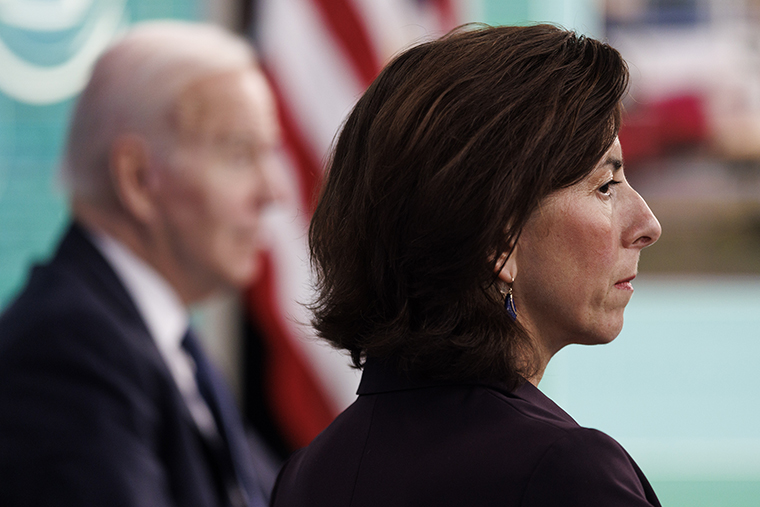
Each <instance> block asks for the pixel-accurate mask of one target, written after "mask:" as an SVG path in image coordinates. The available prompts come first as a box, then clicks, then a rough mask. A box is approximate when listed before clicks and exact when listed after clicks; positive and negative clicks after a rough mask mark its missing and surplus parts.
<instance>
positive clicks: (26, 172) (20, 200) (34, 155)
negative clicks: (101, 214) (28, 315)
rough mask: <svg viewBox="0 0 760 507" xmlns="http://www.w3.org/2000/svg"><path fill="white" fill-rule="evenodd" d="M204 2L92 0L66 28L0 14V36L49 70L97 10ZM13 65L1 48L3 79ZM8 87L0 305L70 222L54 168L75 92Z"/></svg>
mask: <svg viewBox="0 0 760 507" xmlns="http://www.w3.org/2000/svg"><path fill="white" fill-rule="evenodd" d="M30 3H31V2H30ZM64 3H65V2H58V4H64ZM69 3H71V2H69ZM15 4H17V5H22V6H23V4H24V2H15ZM51 4H52V2H51ZM85 4H86V2H85ZM122 4H123V5H122ZM202 7H203V2H202V1H201V0H129V1H126V2H124V1H123V0H93V1H92V2H91V6H90V12H88V13H87V14H86V15H85V16H83V20H82V22H81V23H78V24H75V25H72V26H69V27H66V28H65V29H59V30H49V29H48V30H33V29H21V28H19V27H18V23H17V22H15V21H14V20H8V19H3V18H2V16H0V41H2V47H3V48H8V49H9V51H10V52H11V53H12V55H13V56H11V58H18V59H20V60H21V61H22V62H24V63H25V64H29V65H30V66H33V68H35V69H42V70H43V71H44V70H50V69H52V68H55V67H56V66H58V65H61V64H64V63H65V62H67V61H69V60H70V59H72V58H76V56H77V54H78V53H77V52H78V51H79V50H81V49H82V40H81V37H77V34H78V32H77V30H78V29H81V28H82V27H83V26H84V25H85V24H86V23H88V22H94V21H93V19H94V18H95V17H96V15H97V11H98V10H101V11H102V10H106V9H117V8H118V9H120V10H121V15H122V18H121V23H122V26H126V25H128V24H129V23H132V22H135V21H141V20H145V19H151V18H167V17H171V18H180V19H198V18H199V17H200V16H201V13H202ZM0 14H1V13H0ZM22 14H23V12H22ZM22 20H23V19H22ZM16 21H17V20H16ZM33 21H34V23H36V24H38V25H40V26H42V27H44V26H45V25H46V23H47V25H48V26H50V25H55V23H56V22H57V20H55V19H51V20H45V19H40V18H39V17H37V18H35V19H34V20H33ZM85 28H86V27H85ZM9 69H11V66H10V64H9V63H8V60H7V58H6V57H5V53H3V52H0V82H7V81H8V80H12V79H14V78H15V77H16V76H15V75H10V74H9V73H10V72H11V71H10V70H9ZM3 73H5V74H3ZM42 74H43V75H44V72H42ZM49 84H52V83H47V82H44V79H43V80H39V79H37V80H31V81H30V82H28V83H24V84H23V85H22V86H24V87H29V88H30V89H32V88H40V87H42V88H44V87H45V86H47V85H49ZM3 90H4V88H3V87H2V86H0V308H2V307H4V306H5V305H6V304H7V303H8V302H9V300H10V299H11V298H12V296H13V295H14V294H15V293H16V291H17V290H18V289H19V288H20V286H21V285H22V283H23V282H24V280H25V279H26V276H27V272H28V269H29V266H30V265H31V264H32V263H33V262H34V261H35V260H38V259H42V258H44V257H46V256H48V255H49V253H50V249H51V248H52V245H53V244H54V243H55V241H56V239H57V237H58V235H59V234H60V232H61V228H62V227H63V226H64V225H65V223H66V220H67V212H66V206H65V198H64V195H63V193H62V192H61V190H60V188H59V185H58V184H57V181H56V173H57V164H58V159H59V156H60V152H61V148H62V146H63V143H64V135H65V131H66V126H67V123H68V116H69V113H70V111H71V108H72V105H73V99H72V98H64V99H62V100H56V101H54V102H52V103H43V104H39V103H34V104H30V103H28V102H26V101H25V100H23V99H22V100H19V99H17V98H15V97H14V96H11V95H9V93H7V92H6V91H3Z"/></svg>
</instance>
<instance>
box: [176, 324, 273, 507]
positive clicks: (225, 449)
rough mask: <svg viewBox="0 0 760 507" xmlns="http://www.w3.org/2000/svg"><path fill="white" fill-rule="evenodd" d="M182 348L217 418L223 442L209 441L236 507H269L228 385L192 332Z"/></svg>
mask: <svg viewBox="0 0 760 507" xmlns="http://www.w3.org/2000/svg"><path fill="white" fill-rule="evenodd" d="M182 348H183V349H184V350H185V351H186V352H187V353H188V354H189V355H190V357H192V358H193V361H194V362H195V380H196V382H197V384H198V390H199V391H200V394H201V396H202V397H203V399H204V400H205V401H206V403H207V404H208V407H209V409H210V410H211V413H212V414H213V416H214V421H215V423H216V427H217V430H218V431H219V437H220V439H221V442H220V441H219V439H216V441H214V442H209V441H207V444H209V447H210V448H211V453H212V455H213V457H214V461H216V462H217V467H218V468H219V470H218V472H219V475H220V477H221V481H222V482H223V486H224V489H225V492H226V496H227V498H228V500H229V504H230V505H231V506H232V507H266V505H267V502H266V500H265V495H264V493H263V491H262V490H261V487H260V486H259V483H258V481H257V480H256V477H255V472H254V471H253V466H252V464H251V463H252V460H251V457H250V450H249V448H248V442H247V439H246V437H245V430H244V429H243V424H242V419H241V417H240V413H239V411H238V409H237V406H236V405H235V401H234V399H233V397H232V393H231V392H230V390H229V388H228V387H227V384H226V383H225V381H224V379H223V378H222V376H221V375H220V373H219V372H218V371H217V370H216V369H215V368H214V366H213V365H212V364H211V362H210V361H209V359H208V357H207V356H206V353H205V352H204V351H203V349H202V347H201V345H200V343H199V341H198V338H197V337H196V336H195V334H194V333H193V331H192V330H191V329H188V331H187V333H185V336H184V338H183V339H182Z"/></svg>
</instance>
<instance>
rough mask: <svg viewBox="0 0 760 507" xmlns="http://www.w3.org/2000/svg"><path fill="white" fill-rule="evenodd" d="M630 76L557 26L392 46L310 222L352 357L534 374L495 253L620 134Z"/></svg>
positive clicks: (437, 370)
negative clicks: (394, 53)
mask: <svg viewBox="0 0 760 507" xmlns="http://www.w3.org/2000/svg"><path fill="white" fill-rule="evenodd" d="M627 84H628V69H627V66H626V64H625V62H624V61H623V59H622V58H621V56H620V54H619V53H618V52H617V51H616V50H615V49H613V48H611V47H610V46H608V45H607V44H603V43H601V42H599V41H596V40H594V39H589V38H586V37H583V36H578V35H576V34H575V33H573V32H568V31H565V30H562V29H559V28H556V27H554V26H550V25H537V26H527V27H478V28H474V29H473V28H472V27H465V28H464V29H459V30H457V31H455V32H453V33H451V34H449V35H448V36H446V37H444V38H442V39H439V40H436V41H432V42H428V43H425V44H422V45H419V46H416V47H413V48H411V49H409V50H407V51H406V52H404V53H402V54H401V55H400V56H398V57H397V58H396V59H395V60H394V61H393V62H392V63H390V64H389V65H388V66H387V67H386V68H385V70H383V72H382V73H381V74H380V76H379V77H378V78H377V79H376V80H375V82H374V83H373V84H372V86H370V88H369V89H368V90H367V92H366V93H365V94H364V96H363V97H362V98H361V99H360V100H359V102H358V103H357V105H356V106H355V108H354V110H353V111H352V113H351V115H350V116H349V118H348V120H347V121H346V124H345V126H344V127H343V130H342V132H341V134H340V136H339V138H338V141H337V144H336V147H335V150H334V153H333V156H332V160H331V163H330V166H329V168H328V171H327V178H326V181H325V183H324V187H323V189H322V194H321V196H320V200H319V204H318V206H317V208H316V211H315V213H314V217H313V219H312V222H311V228H310V231H309V240H310V244H311V254H312V262H313V264H314V266H315V268H316V272H317V289H318V291H319V296H318V299H317V300H316V301H315V303H314V304H313V306H312V309H313V311H314V321H313V323H314V325H315V327H316V329H317V331H318V332H319V334H320V336H322V337H323V338H325V339H327V340H328V341H330V342H331V343H332V344H333V345H335V346H337V347H339V348H343V349H346V350H348V351H349V352H350V353H351V357H352V359H353V362H354V365H356V366H357V367H359V366H361V365H362V364H363V361H364V360H365V359H367V358H385V359H392V360H393V361H396V362H397V363H398V365H399V366H400V367H401V368H403V369H406V370H410V371H415V372H418V373H421V374H423V375H428V376H433V377H438V378H446V379H456V380H471V379H472V380H474V379H480V380H499V381H503V382H506V383H507V384H509V385H512V386H514V385H517V384H518V383H520V381H521V378H522V377H521V375H523V376H526V375H528V376H529V375H530V374H531V373H532V370H531V368H532V365H531V364H530V361H529V360H528V361H527V362H526V358H530V357H532V347H531V342H530V339H529V337H528V336H527V334H526V332H525V330H524V329H523V328H522V327H521V326H520V325H519V317H518V322H514V321H512V320H511V319H510V318H509V316H508V315H507V313H506V311H505V310H504V308H503V305H502V298H501V297H500V296H499V292H498V290H496V287H495V280H496V278H495V271H496V268H497V266H496V263H497V262H499V254H500V253H502V252H507V253H509V252H511V247H512V245H514V242H515V241H516V240H517V238H518V237H519V235H520V231H521V229H522V227H523V225H524V224H525V222H526V220H527V219H528V217H529V215H530V214H531V212H533V210H534V209H535V208H536V206H537V205H538V203H539V201H541V199H543V198H544V197H546V196H547V195H548V194H550V193H551V192H553V191H555V190H557V189H560V188H564V187H567V186H570V185H572V184H574V183H576V182H578V181H580V180H581V179H583V178H584V177H585V176H586V175H587V174H588V173H590V171H591V170H592V169H593V167H594V166H595V164H596V163H597V161H598V160H599V159H600V158H601V157H602V156H603V155H604V153H605V152H606V151H607V149H608V148H609V147H610V146H611V144H612V142H613V141H614V139H615V136H616V135H617V132H618V129H619V127H620V113H621V105H620V101H621V99H622V97H623V94H624V93H625V92H626V89H627ZM502 260H503V259H502ZM518 312H519V309H518Z"/></svg>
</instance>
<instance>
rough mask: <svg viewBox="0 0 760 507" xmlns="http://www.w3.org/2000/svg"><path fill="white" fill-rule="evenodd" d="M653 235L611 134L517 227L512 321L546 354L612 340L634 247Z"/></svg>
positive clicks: (634, 262)
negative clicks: (593, 159)
mask: <svg viewBox="0 0 760 507" xmlns="http://www.w3.org/2000/svg"><path fill="white" fill-rule="evenodd" d="M660 232H661V229H660V224H659V222H658V221H657V219H656V218H655V216H654V215H653V214H652V212H651V211H650V209H649V207H648V206H647V204H646V203H645V202H644V200H643V199H642V198H641V196H640V195H639V194H638V193H637V192H636V191H635V190H634V189H633V188H632V187H631V186H630V185H629V184H628V182H627V181H626V179H625V173H624V169H623V158H622V151H621V148H620V142H619V141H618V140H617V139H616V140H615V142H614V144H613V145H612V147H611V148H610V149H609V150H608V151H607V153H606V154H605V155H604V156H603V157H602V159H601V160H600V161H599V162H598V163H597V165H596V167H595V168H594V169H593V171H592V172H591V173H590V174H589V175H588V176H587V177H586V178H584V179H583V180H582V181H580V182H579V183H576V184H575V185H573V186H571V187H568V188H565V189H562V190H559V191H557V192H554V193H553V194H551V195H549V196H548V197H546V198H545V199H544V200H543V201H542V202H541V204H540V206H539V207H538V208H537V209H536V210H535V211H534V212H533V214H532V215H531V217H530V219H529V220H528V222H527V224H526V226H525V228H524V229H523V232H522V234H521V236H520V239H519V241H518V242H517V245H516V248H515V252H514V254H513V256H512V257H513V262H512V263H511V265H512V273H511V275H512V276H514V278H515V281H514V285H513V290H514V298H515V304H516V306H517V312H518V321H519V322H520V323H521V324H522V325H523V326H525V327H526V328H527V329H528V331H529V332H530V333H531V335H533V336H534V337H535V338H536V339H538V340H539V342H540V343H541V344H542V346H544V347H546V348H547V349H548V350H549V351H551V352H552V353H554V352H556V351H557V350H559V349H560V348H562V347H563V346H565V345H567V344H570V343H585V344H596V343H607V342H609V341H611V340H613V339H614V338H615V337H616V336H617V335H618V334H619V333H620V330H621V329H622V326H623V310H624V308H625V306H626V305H627V304H628V301H629V300H630V299H631V295H632V294H633V287H632V285H631V281H632V280H633V278H634V277H635V276H636V273H637V266H638V261H639V254H640V252H641V249H642V248H644V247H647V246H649V245H651V244H652V243H654V242H655V241H657V238H659V236H660ZM510 260H512V259H510Z"/></svg>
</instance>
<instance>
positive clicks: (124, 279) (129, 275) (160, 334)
mask: <svg viewBox="0 0 760 507" xmlns="http://www.w3.org/2000/svg"><path fill="white" fill-rule="evenodd" d="M89 232H90V237H91V238H92V240H93V243H94V245H95V246H96V248H97V249H98V250H99V251H100V253H101V254H103V257H105V258H106V261H107V262H108V264H110V265H111V267H112V268H113V270H114V271H115V272H116V275H117V276H118V277H119V280H121V283H122V284H123V285H124V287H125V288H126V289H127V292H128V293H129V295H130V296H131V298H132V301H134V303H135V306H137V310H138V312H139V313H140V316H141V317H142V319H143V321H145V324H146V326H147V327H148V331H149V332H150V334H151V336H152V337H153V340H154V341H155V342H156V346H157V347H158V350H159V352H160V353H161V356H162V357H163V359H164V362H166V365H167V366H168V368H169V371H170V372H171V374H172V377H174V381H175V382H176V384H177V387H178V388H179V392H180V393H181V394H182V398H183V399H184V400H185V404H186V405H187V408H188V409H189V410H190V415H191V416H192V418H193V420H194V421H195V424H196V425H197V426H198V429H199V430H200V431H201V433H203V434H204V435H205V436H206V437H208V438H211V439H216V438H218V437H219V432H218V431H217V428H216V423H215V422H214V416H213V415H212V413H211V410H210V409H209V407H208V405H207V404H206V402H205V400H204V399H203V397H202V396H201V394H200V392H199V391H198V384H197V383H196V381H195V363H194V361H193V359H192V358H191V357H190V356H189V354H188V353H187V352H185V350H184V349H183V348H182V338H183V337H184V335H185V332H187V329H188V323H189V317H188V313H187V309H186V308H185V307H184V305H183V304H182V301H181V300H180V299H179V296H178V295H177V293H176V292H175V291H174V289H173V288H172V287H171V285H169V283H168V282H167V281H166V280H164V278H163V277H162V276H161V275H160V274H158V272H157V271H156V270H154V269H153V268H152V267H151V266H149V265H148V264H147V263H146V262H145V261H143V260H142V259H140V258H139V257H138V256H136V255H135V254H134V253H132V251H131V250H129V248H127V247H126V246H125V245H124V244H122V243H121V242H119V241H118V240H116V239H114V238H112V237H111V236H108V235H106V234H103V233H96V232H93V231H89Z"/></svg>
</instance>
